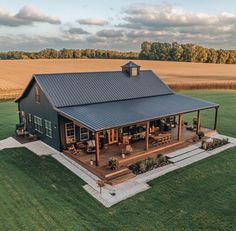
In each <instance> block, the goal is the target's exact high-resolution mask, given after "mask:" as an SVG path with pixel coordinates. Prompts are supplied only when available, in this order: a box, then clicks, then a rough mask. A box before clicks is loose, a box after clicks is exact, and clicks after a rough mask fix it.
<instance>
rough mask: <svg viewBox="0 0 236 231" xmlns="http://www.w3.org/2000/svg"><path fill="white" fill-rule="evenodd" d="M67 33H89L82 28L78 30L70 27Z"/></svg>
mask: <svg viewBox="0 0 236 231" xmlns="http://www.w3.org/2000/svg"><path fill="white" fill-rule="evenodd" d="M68 32H69V33H70V34H80V35H81V34H89V32H88V31H86V30H84V29H82V28H78V27H71V28H70V29H69V30H68Z"/></svg>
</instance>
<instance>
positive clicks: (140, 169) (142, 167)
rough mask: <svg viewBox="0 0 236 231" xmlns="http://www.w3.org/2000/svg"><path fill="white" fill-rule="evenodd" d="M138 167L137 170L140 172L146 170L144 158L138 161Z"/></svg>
mask: <svg viewBox="0 0 236 231" xmlns="http://www.w3.org/2000/svg"><path fill="white" fill-rule="evenodd" d="M138 167H139V171H140V172H141V173H143V172H146V167H147V166H146V161H145V160H142V161H140V162H139V164H138Z"/></svg>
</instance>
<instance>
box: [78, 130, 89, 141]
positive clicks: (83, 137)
mask: <svg viewBox="0 0 236 231" xmlns="http://www.w3.org/2000/svg"><path fill="white" fill-rule="evenodd" d="M88 139H89V130H88V129H87V128H80V140H81V141H84V140H88Z"/></svg>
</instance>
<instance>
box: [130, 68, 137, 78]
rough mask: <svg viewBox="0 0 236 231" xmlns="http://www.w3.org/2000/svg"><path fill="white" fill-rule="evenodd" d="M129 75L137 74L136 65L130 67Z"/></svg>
mask: <svg viewBox="0 0 236 231" xmlns="http://www.w3.org/2000/svg"><path fill="white" fill-rule="evenodd" d="M130 74H131V76H137V75H138V69H137V67H133V68H131V73H130Z"/></svg>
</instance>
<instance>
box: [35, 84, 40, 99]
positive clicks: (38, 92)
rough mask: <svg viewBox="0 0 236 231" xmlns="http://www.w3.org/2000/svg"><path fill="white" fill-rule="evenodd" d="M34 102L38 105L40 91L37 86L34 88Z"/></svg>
mask: <svg viewBox="0 0 236 231" xmlns="http://www.w3.org/2000/svg"><path fill="white" fill-rule="evenodd" d="M34 90H35V102H36V103H40V89H39V87H38V86H35V88H34Z"/></svg>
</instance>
